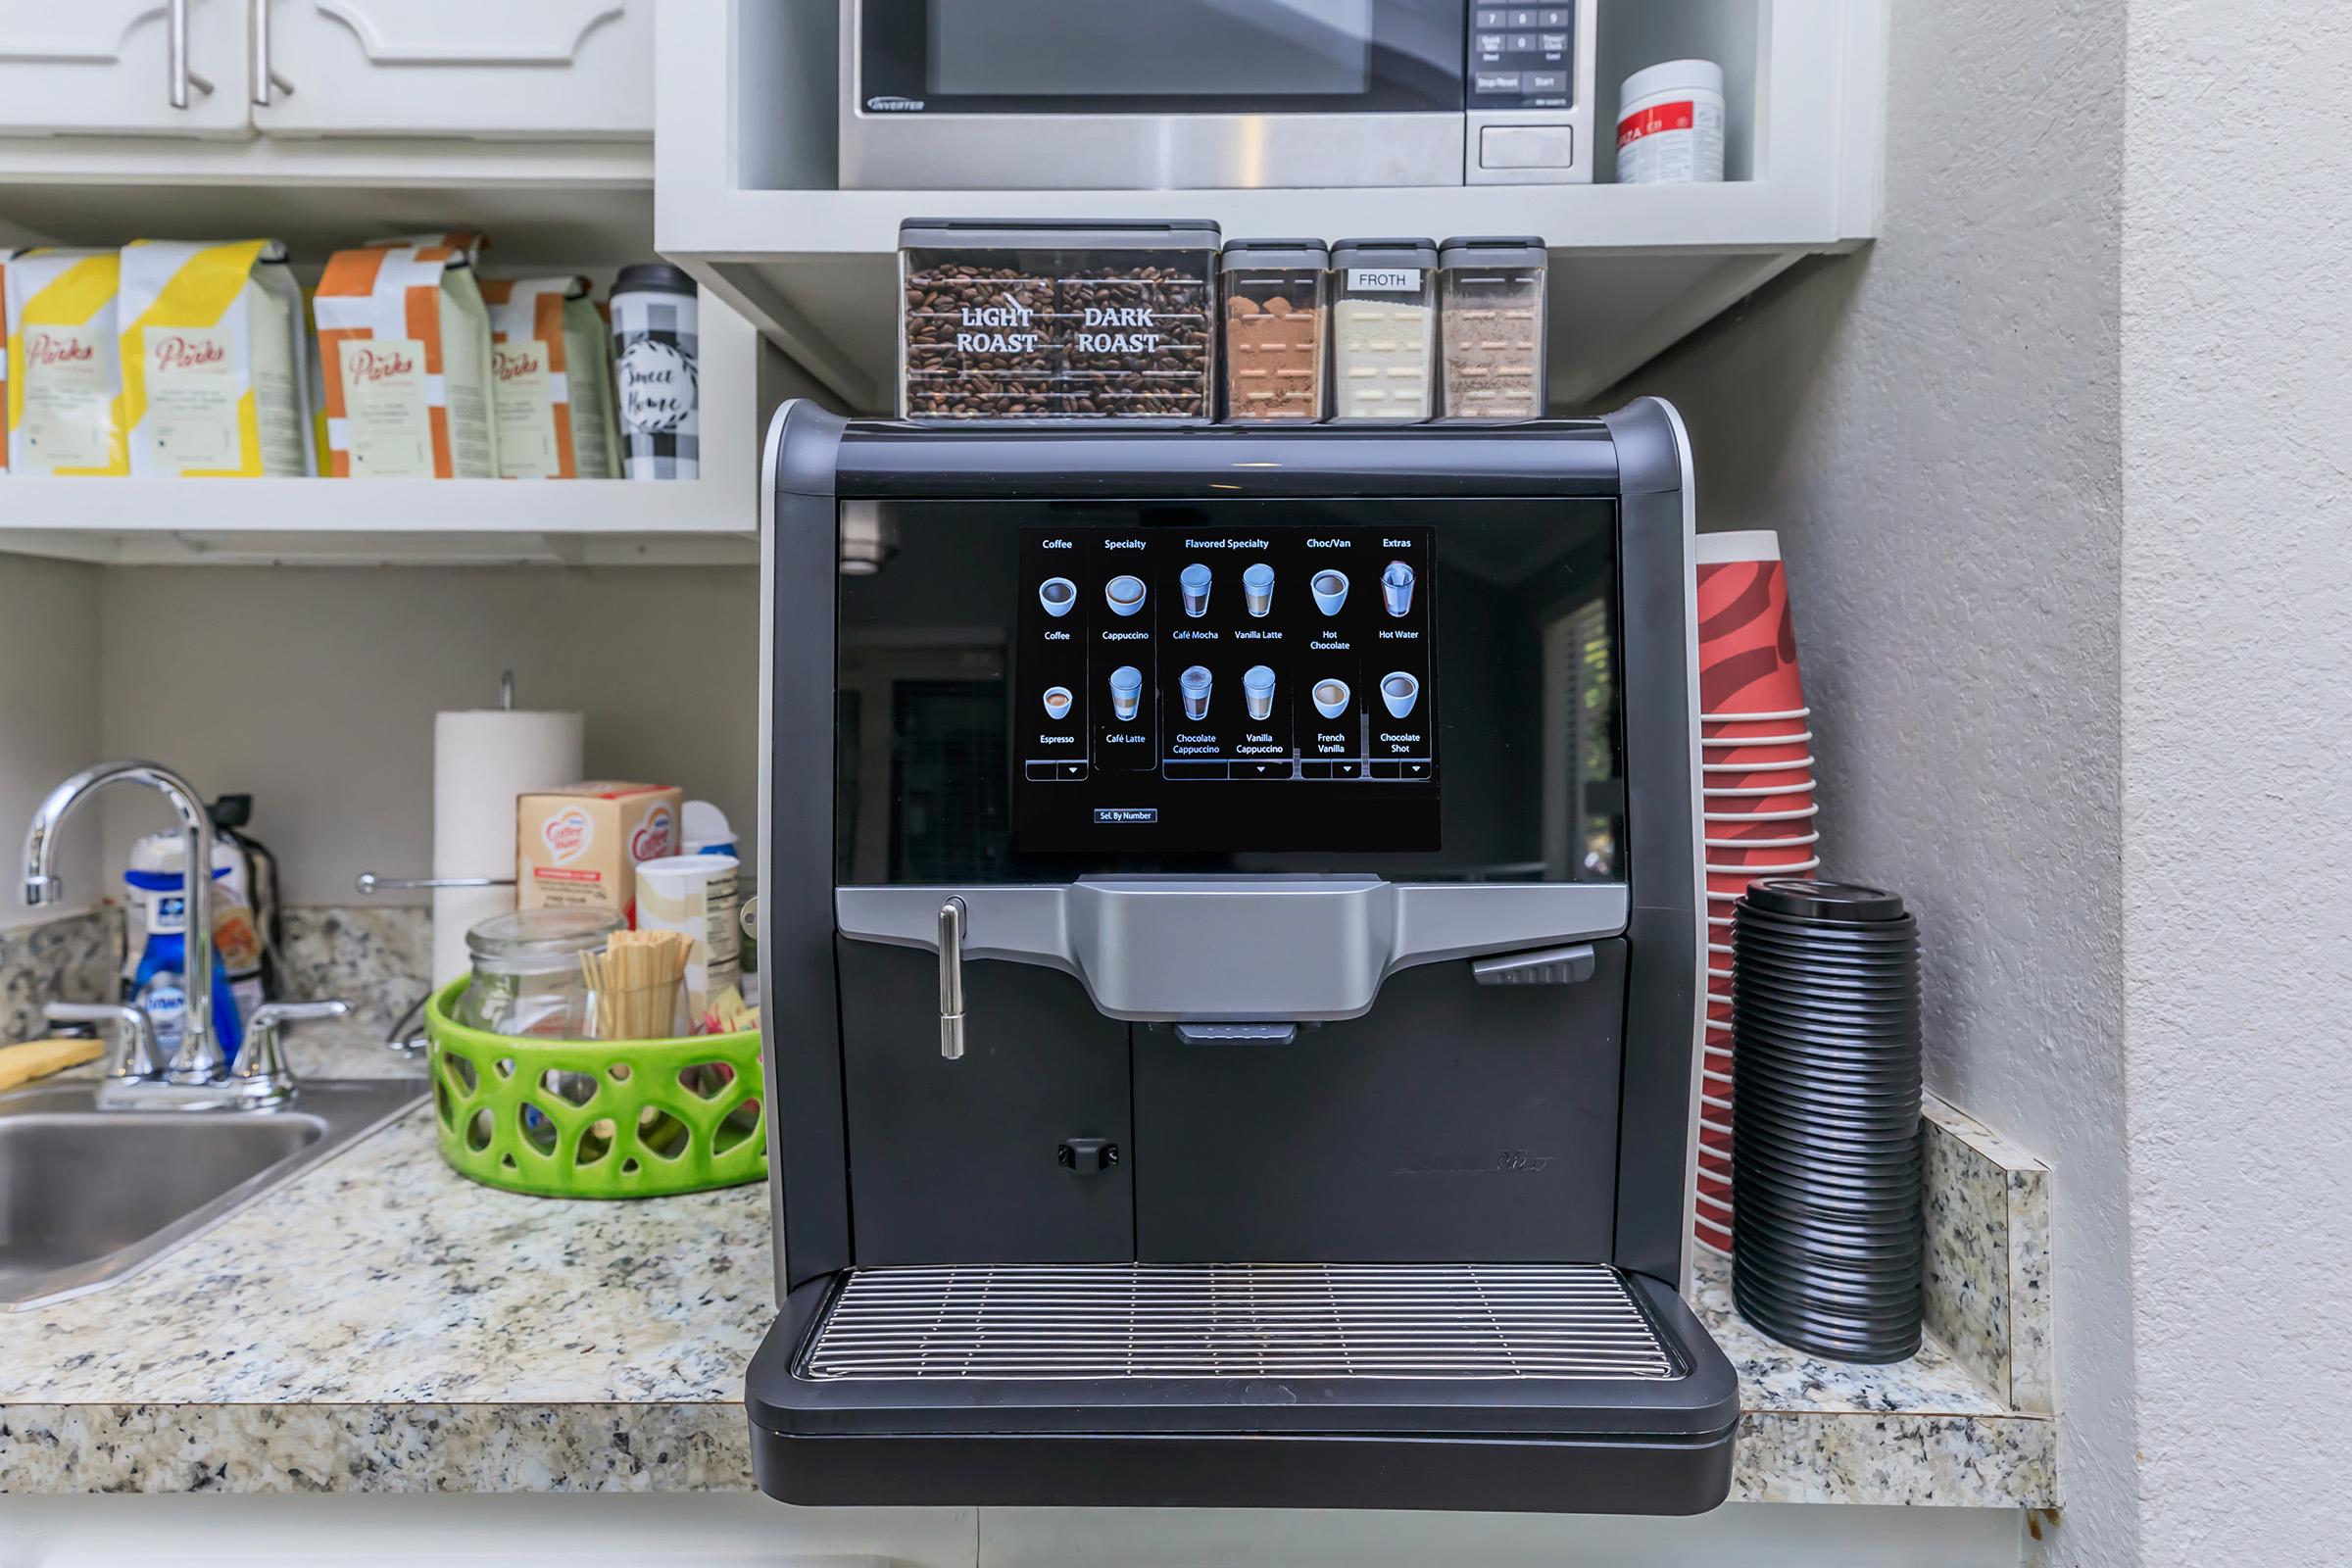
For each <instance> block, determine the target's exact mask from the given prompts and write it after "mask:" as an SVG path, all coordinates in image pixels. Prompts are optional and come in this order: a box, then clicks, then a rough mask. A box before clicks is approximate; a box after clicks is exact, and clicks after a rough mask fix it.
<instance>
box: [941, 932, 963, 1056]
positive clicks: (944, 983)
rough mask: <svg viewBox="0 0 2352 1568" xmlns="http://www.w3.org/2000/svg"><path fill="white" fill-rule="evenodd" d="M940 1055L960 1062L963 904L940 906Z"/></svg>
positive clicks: (961, 1047)
mask: <svg viewBox="0 0 2352 1568" xmlns="http://www.w3.org/2000/svg"><path fill="white" fill-rule="evenodd" d="M939 1054H941V1055H943V1056H945V1057H947V1059H948V1060H950V1061H960V1060H962V1059H963V901H962V900H961V899H950V900H949V901H948V902H947V903H945V904H943V905H941V906H940V907H939Z"/></svg>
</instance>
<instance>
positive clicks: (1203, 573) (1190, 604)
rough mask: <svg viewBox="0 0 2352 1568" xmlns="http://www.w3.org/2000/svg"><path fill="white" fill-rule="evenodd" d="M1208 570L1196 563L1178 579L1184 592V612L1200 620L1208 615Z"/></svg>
mask: <svg viewBox="0 0 2352 1568" xmlns="http://www.w3.org/2000/svg"><path fill="white" fill-rule="evenodd" d="M1208 581H1209V574H1208V568H1207V567H1206V566H1204V565H1202V564H1201V563H1200V562H1198V561H1196V562H1194V563H1193V564H1191V565H1189V566H1187V567H1185V568H1184V571H1183V573H1182V575H1180V576H1179V577H1178V578H1177V579H1176V585H1177V587H1178V588H1180V589H1182V590H1183V594H1184V613H1186V614H1188V615H1191V616H1193V617H1194V618H1195V619H1199V618H1200V617H1201V616H1202V615H1205V614H1207V613H1208Z"/></svg>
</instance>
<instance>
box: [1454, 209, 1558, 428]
mask: <svg viewBox="0 0 2352 1568" xmlns="http://www.w3.org/2000/svg"><path fill="white" fill-rule="evenodd" d="M1549 259H1550V257H1549V253H1548V252H1547V251H1545V249H1544V242H1543V241H1542V240H1541V239H1538V238H1535V237H1534V236H1532V235H1503V236H1482V237H1478V238H1457V239H1449V240H1447V241H1446V243H1445V244H1444V245H1442V246H1440V247H1439V248H1438V321H1439V328H1438V330H1439V336H1440V339H1441V340H1442V342H1443V343H1444V345H1445V347H1444V352H1443V358H1444V362H1445V368H1446V389H1445V390H1446V413H1445V417H1446V418H1447V419H1535V418H1541V417H1543V415H1544V396H1545V392H1546V387H1545V384H1544V271H1545V268H1546V266H1547V264H1548V262H1549Z"/></svg>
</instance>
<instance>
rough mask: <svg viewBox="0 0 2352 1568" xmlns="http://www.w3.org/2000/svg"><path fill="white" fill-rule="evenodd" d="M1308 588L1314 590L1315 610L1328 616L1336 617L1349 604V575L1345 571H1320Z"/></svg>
mask: <svg viewBox="0 0 2352 1568" xmlns="http://www.w3.org/2000/svg"><path fill="white" fill-rule="evenodd" d="M1307 586H1308V587H1310V588H1312V589H1313V590H1314V595H1315V608H1316V609H1317V610H1320V611H1321V612H1323V613H1325V614H1326V615H1336V614H1338V613H1340V607H1341V606H1342V605H1344V604H1346V603H1347V602H1348V574H1347V573H1346V572H1344V571H1318V572H1316V573H1315V576H1314V580H1313V581H1312V582H1310V583H1309V584H1308V585H1307Z"/></svg>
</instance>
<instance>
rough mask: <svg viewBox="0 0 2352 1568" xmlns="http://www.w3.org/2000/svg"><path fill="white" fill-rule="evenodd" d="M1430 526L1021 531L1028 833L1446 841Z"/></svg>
mask: <svg viewBox="0 0 2352 1568" xmlns="http://www.w3.org/2000/svg"><path fill="white" fill-rule="evenodd" d="M1433 552H1434V538H1433V530H1432V529H1431V528H1430V527H1428V526H1427V525H1426V524H1418V523H1412V524H1394V525H1388V526H1369V525H1366V526H1357V525H1352V524H1350V525H1340V526H1327V525H1318V524H1299V525H1291V524H1284V525H1276V526H1265V527H1245V528H1238V529H1221V528H1215V527H1208V528H1203V527H1199V526H1195V525H1192V524H1189V523H1179V524H1169V525H1151V526H1135V527H1126V528H1120V527H1073V528H1054V527H1031V528H1023V529H1022V530H1021V540H1020V555H1021V572H1020V589H1019V591H1020V593H1021V595H1022V599H1021V606H1020V613H1019V617H1018V631H1017V639H1018V642H1017V647H1016V649H1015V652H1014V659H1013V691H1012V697H1011V700H1012V704H1013V725H1012V743H1013V745H1012V751H1013V763H1014V785H1013V788H1014V792H1015V803H1016V806H1015V818H1016V830H1015V835H1014V837H1015V842H1016V844H1017V846H1018V847H1019V848H1020V849H1022V850H1024V851H1029V852H1041V853H1042V852H1054V851H1068V850H1089V849H1100V850H1109V851H1116V850H1118V849H1121V848H1131V849H1135V850H1159V851H1192V850H1201V851H1217V850H1272V849H1321V850H1392V851H1416V850H1435V849H1438V848H1439V847H1440V845H1439V842H1438V839H1439V831H1438V821H1439V818H1438V756H1437V718H1436V712H1435V709H1436V703H1437V700H1438V696H1439V693H1438V690H1437V685H1438V679H1439V676H1438V670H1437V666H1436V641H1435V630H1434V628H1435V625H1436V620H1435V615H1436V605H1435V598H1436V595H1435V581H1434V578H1435V575H1436V573H1435V570H1434V554H1433Z"/></svg>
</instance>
